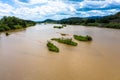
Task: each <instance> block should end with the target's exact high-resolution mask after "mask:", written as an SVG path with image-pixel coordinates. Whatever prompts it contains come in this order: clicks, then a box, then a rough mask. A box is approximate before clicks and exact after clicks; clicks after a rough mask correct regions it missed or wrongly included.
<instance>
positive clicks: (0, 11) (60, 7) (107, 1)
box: [0, 0, 120, 20]
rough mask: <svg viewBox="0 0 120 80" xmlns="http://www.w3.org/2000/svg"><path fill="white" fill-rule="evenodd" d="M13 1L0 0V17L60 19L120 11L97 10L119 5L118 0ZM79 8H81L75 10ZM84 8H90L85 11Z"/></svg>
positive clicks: (119, 1) (119, 0)
mask: <svg viewBox="0 0 120 80" xmlns="http://www.w3.org/2000/svg"><path fill="white" fill-rule="evenodd" d="M14 1H15V4H14V5H10V4H7V3H2V2H0V17H1V16H16V17H20V18H23V19H30V20H43V19H47V18H51V19H61V18H66V17H70V16H72V17H73V16H79V17H88V16H101V15H102V16H104V15H108V14H113V13H115V12H118V11H120V9H106V10H102V9H101V10H97V8H98V9H99V8H107V7H110V6H111V5H120V0H104V1H103V0H102V1H100V0H99V1H95V0H92V1H91V0H84V1H81V2H76V3H74V4H73V3H67V2H65V1H64V0H29V2H28V3H24V2H20V1H19V0H14ZM67 1H69V0H67ZM15 5H16V6H15ZM111 7H112V6H111ZM79 8H80V9H83V10H81V11H79V10H77V9H79ZM85 8H91V9H90V10H86V11H85V10H84V9H85ZM106 13H107V14H106Z"/></svg>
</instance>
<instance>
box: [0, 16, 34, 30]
mask: <svg viewBox="0 0 120 80" xmlns="http://www.w3.org/2000/svg"><path fill="white" fill-rule="evenodd" d="M35 24H36V23H35V22H34V21H30V20H23V19H19V18H17V17H14V16H12V17H11V16H8V17H7V16H4V17H3V18H2V19H1V20H0V32H2V31H8V30H13V29H20V28H26V27H29V26H33V25H35Z"/></svg>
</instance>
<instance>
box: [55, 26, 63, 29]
mask: <svg viewBox="0 0 120 80" xmlns="http://www.w3.org/2000/svg"><path fill="white" fill-rule="evenodd" d="M54 28H58V29H61V28H63V26H54Z"/></svg>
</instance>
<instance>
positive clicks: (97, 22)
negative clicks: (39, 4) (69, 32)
mask: <svg viewBox="0 0 120 80" xmlns="http://www.w3.org/2000/svg"><path fill="white" fill-rule="evenodd" d="M43 22H46V23H59V24H70V25H85V26H98V27H106V28H116V29H120V12H118V13H116V14H114V15H109V16H103V17H101V16H92V17H86V18H80V17H70V18H66V19H62V20H51V19H47V20H45V21H43Z"/></svg>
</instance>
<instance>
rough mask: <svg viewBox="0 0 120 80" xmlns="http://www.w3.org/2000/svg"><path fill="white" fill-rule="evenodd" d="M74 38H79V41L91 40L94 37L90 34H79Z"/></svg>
mask: <svg viewBox="0 0 120 80" xmlns="http://www.w3.org/2000/svg"><path fill="white" fill-rule="evenodd" d="M73 37H74V39H76V40H79V41H91V40H92V37H90V36H88V35H87V36H81V35H80V36H79V35H73Z"/></svg>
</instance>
